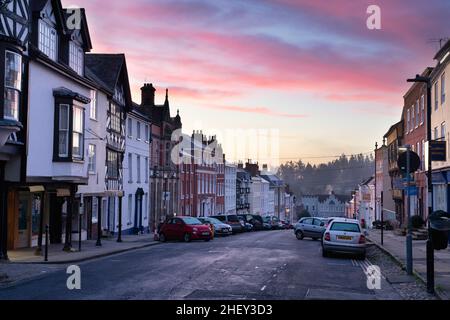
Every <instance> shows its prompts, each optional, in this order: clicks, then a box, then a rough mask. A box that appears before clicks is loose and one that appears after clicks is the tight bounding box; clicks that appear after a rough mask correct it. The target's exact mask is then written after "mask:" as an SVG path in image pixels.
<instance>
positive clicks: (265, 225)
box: [263, 222, 272, 230]
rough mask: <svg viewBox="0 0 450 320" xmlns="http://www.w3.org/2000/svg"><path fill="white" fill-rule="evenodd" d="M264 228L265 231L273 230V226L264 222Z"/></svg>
mask: <svg viewBox="0 0 450 320" xmlns="http://www.w3.org/2000/svg"><path fill="white" fill-rule="evenodd" d="M263 228H264V230H272V225H271V224H270V223H267V222H263Z"/></svg>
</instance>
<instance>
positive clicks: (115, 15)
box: [63, 0, 450, 163]
mask: <svg viewBox="0 0 450 320" xmlns="http://www.w3.org/2000/svg"><path fill="white" fill-rule="evenodd" d="M371 4H376V5H378V6H380V8H381V14H382V16H381V21H382V29H381V30H368V29H367V27H366V20H367V18H368V16H369V15H368V14H367V13H366V10H367V7H368V6H369V5H371ZM63 5H64V6H65V7H68V6H70V5H76V6H79V7H84V8H86V13H87V17H88V23H89V27H90V32H91V37H92V40H93V46H94V52H105V53H117V52H120V53H125V54H126V56H127V64H128V71H129V73H130V81H131V86H132V91H133V95H134V100H135V102H137V103H140V90H139V88H140V87H141V86H142V84H143V83H144V82H151V83H153V84H154V85H155V86H156V87H157V89H158V92H157V94H158V97H157V100H158V102H160V103H162V102H163V99H164V89H165V88H166V87H167V88H169V91H170V102H171V108H172V114H173V115H175V113H176V110H177V109H179V110H180V114H181V117H182V121H183V131H185V132H186V133H190V132H192V130H193V129H203V131H204V132H206V133H208V134H215V133H220V132H225V130H227V129H228V130H236V129H242V130H248V129H277V130H279V137H280V141H279V142H280V143H279V147H280V154H279V160H280V161H281V162H285V161H288V160H291V159H298V158H303V159H304V160H305V161H311V162H323V161H327V160H330V158H322V157H321V156H331V155H338V154H341V153H346V154H351V153H359V152H369V151H371V150H373V149H374V144H375V141H378V143H381V142H382V136H383V134H384V133H385V132H386V131H387V130H388V128H389V126H390V125H392V124H393V123H394V122H396V121H398V120H399V119H400V112H401V108H402V104H403V94H404V93H405V92H406V90H407V87H408V84H407V83H406V79H407V78H408V77H413V76H414V75H415V74H417V73H421V72H422V71H423V69H424V68H425V67H427V66H433V65H434V62H433V60H432V58H433V56H434V53H435V52H436V50H437V49H438V48H439V44H438V43H437V42H435V41H432V40H434V39H439V38H445V37H449V36H450V19H449V12H450V1H448V0H427V1H423V0H414V1H411V0H408V1H392V0H383V1H381V0H370V1H366V0H358V1H353V0H346V1H344V0H333V1H325V0H322V1H318V0H242V1H239V0H214V1H210V0H192V1H184V0H177V1H175V0H130V1H122V0H108V1H105V0H64V1H63ZM246 132H247V133H248V132H251V131H241V133H240V134H245V133H246ZM240 140H242V136H241V138H240ZM249 140H252V139H251V138H250V139H249ZM234 147H235V146H233V143H232V142H228V143H227V144H224V149H225V152H227V153H228V154H233V150H232V148H234ZM250 156H251V157H252V158H255V159H256V158H257V155H252V154H250V155H249V157H250ZM272 157H274V156H260V159H259V160H260V162H262V163H266V162H271V163H273V162H274V161H276V160H278V159H272ZM277 157H278V156H277ZM266 158H268V159H266ZM232 160H236V159H232ZM242 160H244V159H242Z"/></svg>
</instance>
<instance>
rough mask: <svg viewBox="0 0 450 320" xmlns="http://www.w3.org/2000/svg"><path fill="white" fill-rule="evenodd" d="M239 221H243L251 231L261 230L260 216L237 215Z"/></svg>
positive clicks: (261, 220) (261, 221)
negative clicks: (250, 227)
mask: <svg viewBox="0 0 450 320" xmlns="http://www.w3.org/2000/svg"><path fill="white" fill-rule="evenodd" d="M238 217H239V218H240V219H243V220H244V221H245V223H249V224H251V225H252V231H257V230H263V229H264V228H263V223H264V222H263V219H262V217H261V216H258V215H255V214H240V215H238Z"/></svg>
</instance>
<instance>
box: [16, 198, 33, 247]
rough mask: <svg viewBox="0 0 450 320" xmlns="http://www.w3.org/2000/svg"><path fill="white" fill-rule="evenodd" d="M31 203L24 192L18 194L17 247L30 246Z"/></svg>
mask: <svg viewBox="0 0 450 320" xmlns="http://www.w3.org/2000/svg"><path fill="white" fill-rule="evenodd" d="M30 210H31V205H30V197H29V196H28V195H26V194H20V196H19V215H18V224H17V225H18V232H19V236H18V238H17V248H18V249H21V248H29V247H30V246H31V243H30V242H31V211H30Z"/></svg>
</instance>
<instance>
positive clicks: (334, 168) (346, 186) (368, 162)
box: [278, 154, 375, 196]
mask: <svg viewBox="0 0 450 320" xmlns="http://www.w3.org/2000/svg"><path fill="white" fill-rule="evenodd" d="M374 166H375V164H374V159H373V155H372V154H370V155H364V154H358V155H351V156H346V155H341V156H340V157H339V158H337V159H335V160H333V161H329V162H328V163H322V164H318V165H316V164H311V163H309V162H308V163H306V164H305V163H304V162H303V161H302V160H298V161H297V162H294V161H289V162H287V163H285V164H282V165H281V166H280V168H279V170H278V174H279V175H280V177H281V178H282V179H283V180H284V181H285V183H287V184H288V185H289V188H290V190H291V191H292V192H294V194H295V195H297V196H302V195H307V194H328V193H330V192H331V191H333V192H334V193H335V194H342V195H350V194H351V192H352V190H354V189H355V187H357V185H358V184H359V183H361V182H362V181H363V180H365V179H367V178H369V177H371V176H373V175H374V172H375V167H374Z"/></svg>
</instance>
